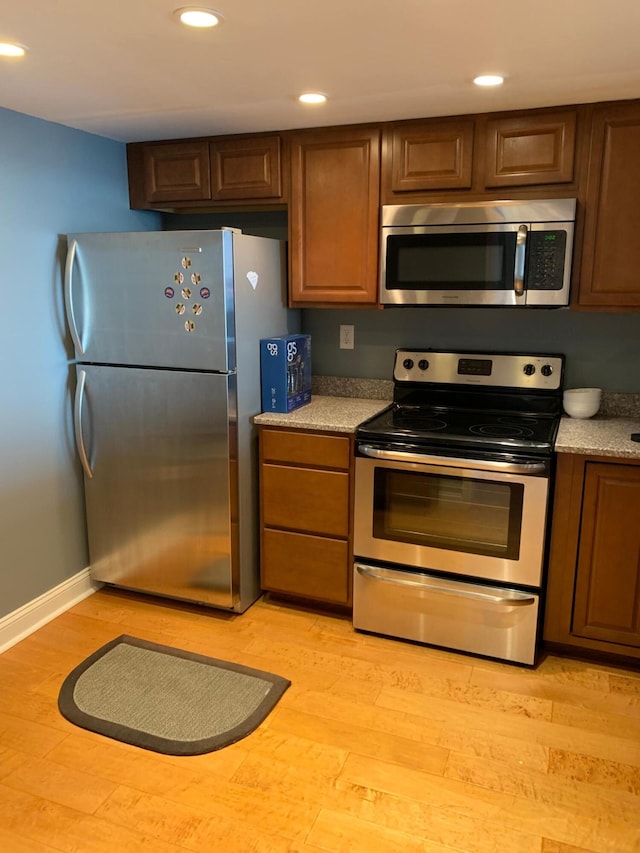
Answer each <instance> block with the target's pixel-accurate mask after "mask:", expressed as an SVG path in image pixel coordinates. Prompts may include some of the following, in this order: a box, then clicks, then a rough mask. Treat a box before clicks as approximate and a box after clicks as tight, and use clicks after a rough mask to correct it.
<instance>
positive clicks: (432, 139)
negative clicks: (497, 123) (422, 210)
mask: <svg viewBox="0 0 640 853" xmlns="http://www.w3.org/2000/svg"><path fill="white" fill-rule="evenodd" d="M473 132H474V122H473V120H472V119H469V120H464V119H463V120H459V121H441V120H435V121H431V122H429V121H420V122H410V123H407V124H404V123H398V124H394V125H392V126H391V128H390V129H389V136H390V138H389V139H388V140H387V146H388V149H390V150H388V153H387V157H386V158H385V161H384V164H383V169H384V170H388V174H385V177H384V178H383V183H384V184H385V185H387V186H390V188H391V192H392V193H406V192H416V191H421V190H422V191H429V190H449V189H469V188H470V187H471V165H472V158H473Z"/></svg>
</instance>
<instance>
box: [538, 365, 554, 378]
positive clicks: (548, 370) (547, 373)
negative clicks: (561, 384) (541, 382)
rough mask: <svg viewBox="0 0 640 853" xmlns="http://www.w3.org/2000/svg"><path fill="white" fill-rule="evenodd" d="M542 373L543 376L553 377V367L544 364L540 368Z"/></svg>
mask: <svg viewBox="0 0 640 853" xmlns="http://www.w3.org/2000/svg"><path fill="white" fill-rule="evenodd" d="M540 373H541V374H542V375H543V376H551V374H552V373H553V367H551V365H550V364H543V365H542V367H541V368H540Z"/></svg>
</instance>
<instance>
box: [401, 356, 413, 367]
mask: <svg viewBox="0 0 640 853" xmlns="http://www.w3.org/2000/svg"><path fill="white" fill-rule="evenodd" d="M402 366H403V367H404V369H405V370H411V368H412V367H413V359H412V358H405V360H404V361H403V362H402Z"/></svg>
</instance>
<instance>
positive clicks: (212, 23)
mask: <svg viewBox="0 0 640 853" xmlns="http://www.w3.org/2000/svg"><path fill="white" fill-rule="evenodd" d="M173 14H174V17H176V18H177V19H178V20H179V21H180V22H181V23H182V24H185V25H186V26H187V27H199V28H200V29H206V28H207V27H216V26H217V25H218V24H221V23H222V15H221V14H220V12H216V11H215V9H206V8H205V7H203V6H184V7H182V8H181V9H176V10H175V12H174V13H173Z"/></svg>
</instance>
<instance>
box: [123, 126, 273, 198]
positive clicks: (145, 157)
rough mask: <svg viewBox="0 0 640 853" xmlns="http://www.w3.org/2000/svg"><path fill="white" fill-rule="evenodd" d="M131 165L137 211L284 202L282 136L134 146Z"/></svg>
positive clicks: (129, 151) (131, 186)
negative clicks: (206, 203)
mask: <svg viewBox="0 0 640 853" xmlns="http://www.w3.org/2000/svg"><path fill="white" fill-rule="evenodd" d="M127 161H128V168H129V195H130V200H131V207H132V208H133V209H138V208H142V209H144V208H149V207H151V208H153V207H163V208H180V207H183V208H184V207H198V206H200V207H202V206H207V207H211V206H212V205H214V204H219V205H221V206H228V205H229V204H230V203H237V202H239V203H244V204H247V203H249V204H258V205H260V204H274V203H282V202H284V200H285V198H284V196H285V182H284V179H283V175H284V170H283V163H282V161H283V152H282V139H281V136H280V135H279V134H258V135H256V136H229V137H220V138H202V139H192V140H184V141H171V142H157V143H154V142H135V143H131V144H130V145H128V146H127ZM204 202H209V204H208V205H204V204H203V203H204Z"/></svg>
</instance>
